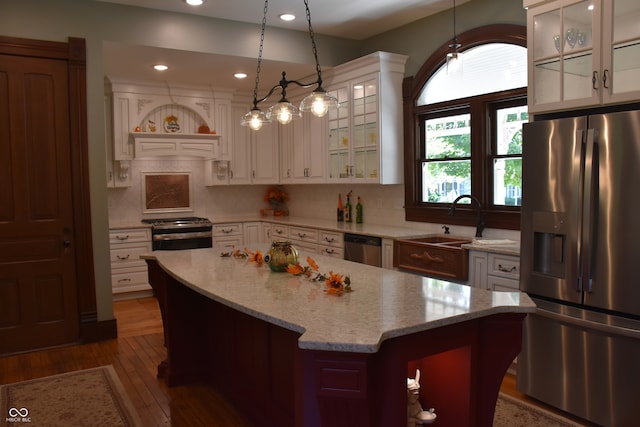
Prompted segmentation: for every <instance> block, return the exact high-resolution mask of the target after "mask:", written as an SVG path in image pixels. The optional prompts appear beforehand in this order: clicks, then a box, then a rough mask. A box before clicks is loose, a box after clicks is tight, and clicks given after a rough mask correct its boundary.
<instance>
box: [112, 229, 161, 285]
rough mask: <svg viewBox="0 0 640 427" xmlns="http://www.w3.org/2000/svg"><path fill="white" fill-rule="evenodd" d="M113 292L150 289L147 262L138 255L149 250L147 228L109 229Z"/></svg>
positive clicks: (149, 236)
mask: <svg viewBox="0 0 640 427" xmlns="http://www.w3.org/2000/svg"><path fill="white" fill-rule="evenodd" d="M109 244H110V255H111V290H112V292H113V294H114V295H115V294H124V293H126V292H139V291H148V290H151V286H150V285H149V279H148V273H147V264H146V262H145V261H144V260H143V259H140V255H142V254H144V253H149V252H151V230H150V229H149V228H126V229H111V230H109Z"/></svg>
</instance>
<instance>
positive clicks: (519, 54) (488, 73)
mask: <svg viewBox="0 0 640 427" xmlns="http://www.w3.org/2000/svg"><path fill="white" fill-rule="evenodd" d="M461 56H462V61H463V64H464V65H463V70H462V73H459V74H456V75H447V66H446V64H445V65H443V66H442V67H440V69H439V70H438V71H436V72H435V73H434V74H433V76H431V78H430V79H429V81H427V83H426V84H425V86H424V89H423V90H422V93H420V96H419V97H418V99H417V101H416V105H430V104H435V103H438V102H444V101H450V100H453V99H460V98H466V97H469V96H475V95H481V94H485V93H493V92H500V91H503V90H508V89H516V88H521V87H526V86H527V49H526V48H525V47H522V46H516V45H512V44H508V43H489V44H484V45H480V46H477V47H473V48H471V49H467V50H465V51H464V52H462V54H461Z"/></svg>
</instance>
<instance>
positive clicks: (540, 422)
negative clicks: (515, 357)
mask: <svg viewBox="0 0 640 427" xmlns="http://www.w3.org/2000/svg"><path fill="white" fill-rule="evenodd" d="M493 427H584V424H578V423H575V422H573V421H571V420H569V419H567V418H564V417H562V416H560V415H557V414H554V413H553V412H549V411H547V410H545V409H543V408H539V407H537V406H533V405H530V404H528V403H526V402H523V401H522V400H519V399H516V398H514V397H511V396H509V395H507V394H504V393H500V396H499V397H498V402H497V404H496V412H495V415H494V417H493Z"/></svg>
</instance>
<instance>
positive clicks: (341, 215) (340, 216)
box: [338, 194, 344, 222]
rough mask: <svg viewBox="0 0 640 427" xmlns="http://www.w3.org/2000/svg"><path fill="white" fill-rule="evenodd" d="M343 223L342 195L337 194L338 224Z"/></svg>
mask: <svg viewBox="0 0 640 427" xmlns="http://www.w3.org/2000/svg"><path fill="white" fill-rule="evenodd" d="M343 221H344V207H343V206H342V194H338V222H343Z"/></svg>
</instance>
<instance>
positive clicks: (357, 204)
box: [356, 196, 362, 224]
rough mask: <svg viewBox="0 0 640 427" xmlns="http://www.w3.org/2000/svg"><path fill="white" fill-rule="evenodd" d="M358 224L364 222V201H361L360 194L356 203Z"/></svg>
mask: <svg viewBox="0 0 640 427" xmlns="http://www.w3.org/2000/svg"><path fill="white" fill-rule="evenodd" d="M356 224H362V203H361V202H360V196H358V203H356Z"/></svg>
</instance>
